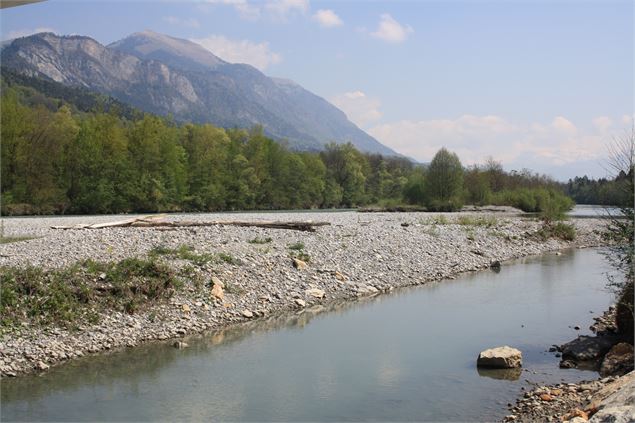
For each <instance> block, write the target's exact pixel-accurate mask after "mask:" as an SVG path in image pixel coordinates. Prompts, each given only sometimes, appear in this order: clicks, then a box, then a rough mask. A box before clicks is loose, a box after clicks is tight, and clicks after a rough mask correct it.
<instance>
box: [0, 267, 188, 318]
mask: <svg viewBox="0 0 635 423" xmlns="http://www.w3.org/2000/svg"><path fill="white" fill-rule="evenodd" d="M0 275H1V277H2V286H1V292H0V293H1V297H0V316H2V318H1V321H0V326H2V327H7V326H11V325H14V324H17V323H19V322H20V321H29V322H31V323H35V324H40V325H48V324H53V323H55V324H61V325H67V326H68V325H69V324H71V323H72V322H76V321H82V320H84V321H88V322H94V321H95V319H96V317H97V315H98V312H99V311H105V310H108V309H112V310H119V311H126V312H128V313H134V312H135V311H137V310H138V309H139V308H141V307H142V306H143V304H145V303H147V302H149V301H156V300H160V299H161V298H168V297H170V296H171V295H172V294H173V292H174V290H175V289H178V288H180V287H181V285H182V283H181V280H179V279H178V278H176V275H175V274H174V273H173V271H172V270H171V269H169V268H168V267H166V266H165V265H163V264H161V263H158V262H156V261H154V260H153V259H148V260H146V259H138V258H128V259H125V260H122V261H119V262H113V263H101V262H95V261H92V260H86V261H84V262H81V263H78V264H75V265H73V266H70V267H67V268H65V269H55V270H42V269H39V268H35V267H27V268H17V267H2V268H0Z"/></svg>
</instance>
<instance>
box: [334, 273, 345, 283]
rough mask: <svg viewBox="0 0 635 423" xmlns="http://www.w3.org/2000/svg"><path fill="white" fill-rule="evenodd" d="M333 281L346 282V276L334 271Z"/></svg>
mask: <svg viewBox="0 0 635 423" xmlns="http://www.w3.org/2000/svg"><path fill="white" fill-rule="evenodd" d="M335 279H337V280H338V281H342V282H344V281H345V280H346V276H344V275H343V274H341V273H340V272H338V271H335Z"/></svg>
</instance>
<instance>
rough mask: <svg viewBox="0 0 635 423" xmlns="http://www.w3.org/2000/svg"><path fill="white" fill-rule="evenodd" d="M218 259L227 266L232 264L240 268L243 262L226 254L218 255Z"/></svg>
mask: <svg viewBox="0 0 635 423" xmlns="http://www.w3.org/2000/svg"><path fill="white" fill-rule="evenodd" d="M218 259H219V260H220V261H223V262H225V263H227V264H232V265H234V266H240V265H242V264H243V262H242V261H241V260H240V259H238V258H236V257H234V256H232V255H229V254H226V253H218Z"/></svg>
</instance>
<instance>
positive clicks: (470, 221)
mask: <svg viewBox="0 0 635 423" xmlns="http://www.w3.org/2000/svg"><path fill="white" fill-rule="evenodd" d="M456 223H457V225H463V226H485V227H487V228H489V227H492V226H496V225H497V224H498V220H497V219H496V217H494V216H478V217H475V216H459V217H458V218H457V219H456Z"/></svg>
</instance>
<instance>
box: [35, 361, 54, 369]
mask: <svg viewBox="0 0 635 423" xmlns="http://www.w3.org/2000/svg"><path fill="white" fill-rule="evenodd" d="M49 367H51V366H49V365H48V364H46V363H45V362H43V361H38V362H37V368H38V369H40V370H48V369H49Z"/></svg>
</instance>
